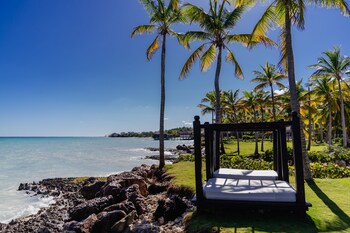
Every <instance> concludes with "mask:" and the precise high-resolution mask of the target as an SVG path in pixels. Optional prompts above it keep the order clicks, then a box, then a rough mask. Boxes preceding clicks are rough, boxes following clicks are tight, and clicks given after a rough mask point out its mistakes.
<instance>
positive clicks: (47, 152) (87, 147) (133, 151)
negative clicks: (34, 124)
mask: <svg viewBox="0 0 350 233" xmlns="http://www.w3.org/2000/svg"><path fill="white" fill-rule="evenodd" d="M191 143H192V141H166V142H165V147H166V148H175V147H176V145H178V144H191ZM157 146H158V142H157V141H154V140H153V139H151V138H105V137H100V138H98V137H95V138H89V137H85V138H77V137H73V138H68V137H67V138H60V137H58V138H54V137H50V138H0V200H1V201H0V222H2V223H7V222H9V221H10V220H11V219H14V218H18V217H22V216H26V215H29V214H33V213H35V212H37V211H38V210H39V208H41V207H45V206H47V205H48V204H50V203H51V202H52V201H53V200H52V199H51V198H46V199H39V198H38V197H32V196H30V195H27V194H25V193H24V192H19V191H17V188H18V186H19V184H20V183H24V182H32V181H39V180H42V179H44V178H55V177H75V176H106V175H109V174H113V173H118V172H122V171H126V170H130V169H131V168H133V167H135V166H138V165H140V164H142V163H145V164H153V163H157V161H154V160H147V159H143V158H144V157H145V156H146V155H153V154H157V152H151V151H148V150H146V149H145V148H147V147H157Z"/></svg>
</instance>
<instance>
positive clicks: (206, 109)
mask: <svg viewBox="0 0 350 233" xmlns="http://www.w3.org/2000/svg"><path fill="white" fill-rule="evenodd" d="M215 101H216V99H215V91H210V92H208V93H206V94H205V97H204V98H203V99H202V100H201V103H200V104H198V107H199V108H201V109H202V115H205V114H207V113H211V123H214V113H215ZM204 103H209V105H206V104H204Z"/></svg>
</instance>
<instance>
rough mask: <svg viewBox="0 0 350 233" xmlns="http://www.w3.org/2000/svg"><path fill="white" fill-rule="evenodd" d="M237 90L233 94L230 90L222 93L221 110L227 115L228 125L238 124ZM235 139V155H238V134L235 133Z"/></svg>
mask: <svg viewBox="0 0 350 233" xmlns="http://www.w3.org/2000/svg"><path fill="white" fill-rule="evenodd" d="M238 95H239V89H237V90H236V91H235V92H233V91H232V90H229V91H224V92H223V101H222V106H223V107H222V108H223V112H225V113H226V115H227V120H228V122H230V123H236V124H237V123H238V114H237V112H238V110H239V98H238ZM236 138H237V154H238V155H239V154H240V147H239V132H238V131H237V132H236Z"/></svg>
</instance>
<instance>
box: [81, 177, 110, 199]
mask: <svg viewBox="0 0 350 233" xmlns="http://www.w3.org/2000/svg"><path fill="white" fill-rule="evenodd" d="M105 184H106V181H96V182H94V183H92V184H87V185H84V186H83V187H82V188H81V189H80V193H81V195H83V197H84V198H86V199H93V198H95V197H96V196H97V194H98V193H99V192H100V190H101V188H102V186H103V185H105Z"/></svg>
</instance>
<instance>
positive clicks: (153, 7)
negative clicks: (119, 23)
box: [131, 0, 185, 169]
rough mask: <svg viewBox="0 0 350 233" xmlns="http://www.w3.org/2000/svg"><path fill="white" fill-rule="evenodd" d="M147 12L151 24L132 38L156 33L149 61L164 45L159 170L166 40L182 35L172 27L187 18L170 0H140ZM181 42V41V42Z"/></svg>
mask: <svg viewBox="0 0 350 233" xmlns="http://www.w3.org/2000/svg"><path fill="white" fill-rule="evenodd" d="M140 3H141V4H142V5H143V6H144V8H145V10H146V11H147V13H148V14H149V17H150V24H148V25H140V26H137V27H135V28H134V30H133V32H132V33H131V37H134V36H135V35H137V34H143V33H152V32H155V31H156V34H157V35H156V38H155V39H154V40H153V42H152V43H151V45H150V46H149V47H148V49H147V51H146V56H147V59H148V60H151V58H152V56H153V54H154V53H155V52H156V51H157V50H158V48H159V44H160V42H161V43H162V54H161V71H160V80H161V81H160V82H161V97H160V120H159V168H160V169H162V168H163V167H164V165H165V160H164V111H165V55H166V39H167V35H171V36H176V37H178V38H180V35H179V34H177V33H176V32H174V31H173V30H172V29H171V28H170V26H171V25H172V24H174V23H177V22H185V17H184V16H183V14H182V11H181V9H180V2H179V0H170V1H169V4H168V6H166V4H165V0H157V1H152V0H140ZM180 41H181V40H180Z"/></svg>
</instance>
